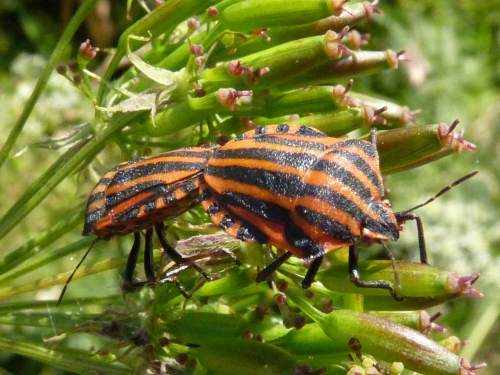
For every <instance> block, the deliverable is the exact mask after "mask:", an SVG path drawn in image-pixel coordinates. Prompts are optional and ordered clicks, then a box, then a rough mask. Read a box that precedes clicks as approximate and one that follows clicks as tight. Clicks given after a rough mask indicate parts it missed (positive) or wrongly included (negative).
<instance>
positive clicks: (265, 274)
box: [255, 251, 292, 283]
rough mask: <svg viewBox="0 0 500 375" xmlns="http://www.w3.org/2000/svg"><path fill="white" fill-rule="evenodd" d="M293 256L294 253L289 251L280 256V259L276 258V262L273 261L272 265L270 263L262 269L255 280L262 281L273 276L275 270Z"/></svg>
mask: <svg viewBox="0 0 500 375" xmlns="http://www.w3.org/2000/svg"><path fill="white" fill-rule="evenodd" d="M291 256H292V253H291V252H289V251H287V252H286V253H285V254H284V255H282V256H280V257H279V258H278V259H276V260H275V261H274V262H272V263H271V264H270V265H268V266H267V267H266V268H264V269H263V270H262V271H260V272H259V274H258V275H257V278H256V279H255V281H256V282H258V283H260V282H262V281H265V280H267V279H268V278H269V276H271V274H272V273H273V272H274V271H276V270H277V269H278V268H280V267H281V265H282V264H283V263H285V262H286V261H287V260H288V259H290V257H291Z"/></svg>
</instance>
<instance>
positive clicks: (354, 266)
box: [349, 245, 403, 301]
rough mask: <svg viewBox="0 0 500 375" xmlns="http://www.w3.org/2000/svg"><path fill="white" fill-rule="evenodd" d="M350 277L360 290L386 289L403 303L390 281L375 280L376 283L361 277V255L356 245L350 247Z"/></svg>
mask: <svg viewBox="0 0 500 375" xmlns="http://www.w3.org/2000/svg"><path fill="white" fill-rule="evenodd" d="M349 276H350V277H351V281H352V282H353V283H354V285H356V286H358V287H360V288H380V289H386V290H388V291H389V293H391V296H392V297H393V298H394V299H395V300H396V301H402V300H403V298H401V297H398V295H397V294H396V291H395V290H394V286H393V285H392V283H391V282H389V281H384V280H374V281H363V280H361V278H360V276H359V254H358V248H357V246H356V245H351V246H349Z"/></svg>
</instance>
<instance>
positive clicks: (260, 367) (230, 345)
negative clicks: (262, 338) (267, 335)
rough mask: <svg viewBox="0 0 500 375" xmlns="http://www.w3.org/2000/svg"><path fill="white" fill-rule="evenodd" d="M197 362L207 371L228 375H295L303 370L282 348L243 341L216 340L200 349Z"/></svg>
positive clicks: (252, 341)
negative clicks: (300, 369)
mask: <svg viewBox="0 0 500 375" xmlns="http://www.w3.org/2000/svg"><path fill="white" fill-rule="evenodd" d="M197 359H198V361H199V362H200V364H201V365H202V366H203V367H204V368H206V369H207V370H208V371H213V372H215V373H218V374H228V375H234V374H239V375H247V374H248V375H255V374H259V375H286V374H290V375H293V374H296V371H297V370H298V369H299V368H300V366H299V363H298V362H297V360H296V359H295V358H294V357H293V356H292V355H290V354H289V353H287V352H286V351H284V350H283V349H280V348H278V347H276V346H273V345H269V344H265V343H259V342H257V341H254V340H243V339H233V340H221V339H213V340H212V341H210V342H209V343H207V344H205V345H201V346H200V348H199V349H198V350H197Z"/></svg>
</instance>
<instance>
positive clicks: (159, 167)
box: [109, 161, 206, 187]
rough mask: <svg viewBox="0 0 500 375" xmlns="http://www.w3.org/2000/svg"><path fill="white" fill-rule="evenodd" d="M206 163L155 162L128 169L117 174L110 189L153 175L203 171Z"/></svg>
mask: <svg viewBox="0 0 500 375" xmlns="http://www.w3.org/2000/svg"><path fill="white" fill-rule="evenodd" d="M205 166H206V163H190V162H175V161H167V162H154V163H149V164H146V165H141V166H136V167H133V168H127V169H123V170H120V171H118V172H116V174H115V176H114V177H113V180H112V182H111V183H110V184H109V187H112V186H115V185H121V184H128V183H131V182H132V181H133V180H135V179H136V178H140V177H145V176H150V175H152V174H161V173H170V172H177V171H202V170H203V168H204V167H205Z"/></svg>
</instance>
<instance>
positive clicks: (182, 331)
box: [164, 312, 246, 344]
mask: <svg viewBox="0 0 500 375" xmlns="http://www.w3.org/2000/svg"><path fill="white" fill-rule="evenodd" d="M245 323H246V322H245V320H244V319H243V318H242V317H241V316H238V315H234V314H218V313H209V312H188V313H186V314H184V315H183V316H182V317H181V318H180V319H178V320H175V321H169V322H167V323H166V326H165V327H164V330H165V331H166V332H169V333H170V334H172V335H174V336H175V337H176V338H178V339H180V340H182V341H184V342H187V343H191V344H202V343H207V342H211V340H213V339H214V338H219V339H234V338H237V337H241V334H242V333H243V331H244V329H245V327H244V326H245Z"/></svg>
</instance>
